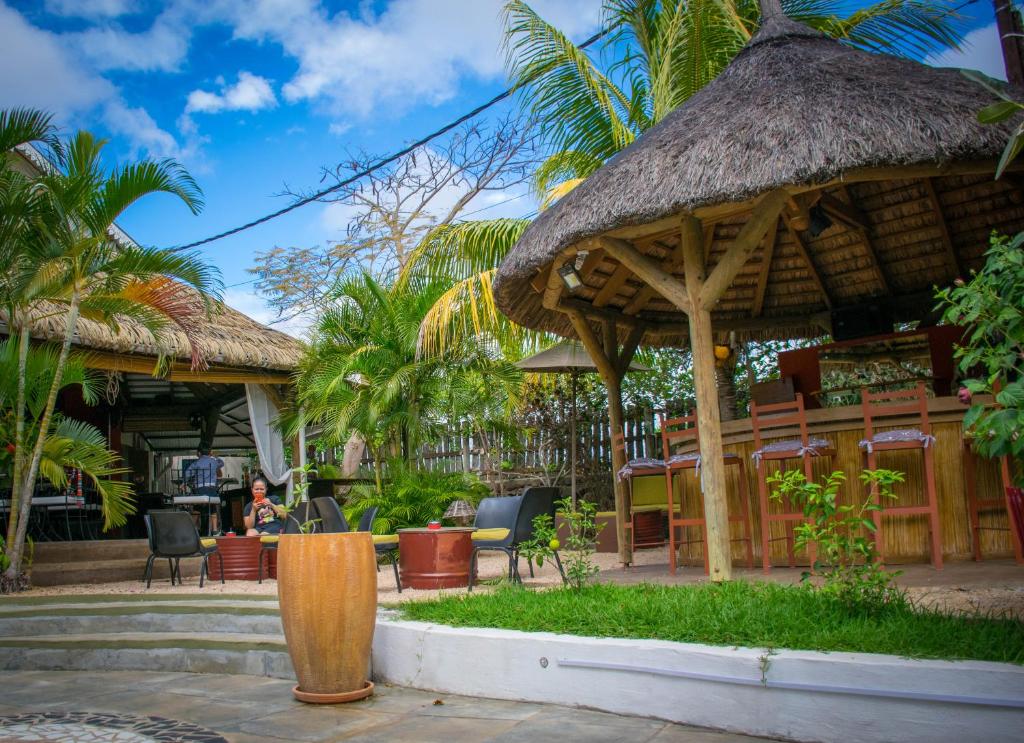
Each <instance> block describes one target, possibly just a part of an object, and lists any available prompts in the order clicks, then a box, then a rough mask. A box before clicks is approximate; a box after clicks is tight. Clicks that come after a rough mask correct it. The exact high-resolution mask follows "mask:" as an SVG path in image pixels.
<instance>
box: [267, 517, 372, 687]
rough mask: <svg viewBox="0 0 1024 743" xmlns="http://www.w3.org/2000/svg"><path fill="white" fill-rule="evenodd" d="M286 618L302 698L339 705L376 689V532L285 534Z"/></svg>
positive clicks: (280, 558) (281, 567)
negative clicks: (371, 671) (372, 667)
mask: <svg viewBox="0 0 1024 743" xmlns="http://www.w3.org/2000/svg"><path fill="white" fill-rule="evenodd" d="M277 595H278V599H279V601H280V604H281V623H282V624H283V625H284V636H285V640H286V641H287V642H288V654H289V655H290V656H291V659H292V665H293V666H294V668H295V675H296V677H297V678H298V680H299V684H298V686H296V687H295V689H294V690H293V692H294V694H295V698H296V699H298V700H299V701H302V702H312V703H319V704H337V703H339V702H351V701H355V700H356V699H363V698H364V697H367V696H369V695H370V694H372V693H373V684H372V683H371V682H370V681H369V680H367V678H366V670H367V668H368V667H369V664H370V644H371V643H372V641H373V629H374V625H375V623H376V619H377V569H376V553H375V552H374V548H373V540H372V539H371V537H370V534H369V533H368V532H349V533H346V534H285V535H282V536H281V541H280V544H279V546H278V555H277Z"/></svg>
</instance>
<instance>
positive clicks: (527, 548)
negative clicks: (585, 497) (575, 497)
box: [520, 498, 605, 591]
mask: <svg viewBox="0 0 1024 743" xmlns="http://www.w3.org/2000/svg"><path fill="white" fill-rule="evenodd" d="M557 505H558V508H559V511H560V512H561V513H562V516H563V518H564V519H565V524H566V526H567V527H568V530H569V534H568V536H567V537H566V538H565V544H561V542H560V540H559V539H558V532H557V530H556V529H555V526H554V524H553V523H552V522H551V516H549V515H548V514H546V513H542V514H540V515H539V516H537V517H536V518H534V520H533V539H531V540H530V541H528V542H524V543H523V544H522V545H521V546H520V552H521V554H522V555H523V556H524V557H525V558H526V559H527V560H535V561H536V562H537V565H538V566H540V565H543V564H544V560H551V559H553V558H554V556H555V552H556V551H557V550H560V549H562V550H564V551H563V553H562V570H563V571H564V572H565V576H564V577H565V582H566V583H567V584H568V585H569V586H571V587H572V588H575V589H576V590H577V591H579V590H581V589H582V588H583V587H584V586H586V585H587V584H588V583H590V581H591V580H592V579H593V578H594V576H595V575H597V574H598V572H600V570H601V569H600V568H599V567H598V566H597V565H595V564H594V562H593V559H592V558H593V555H594V542H595V540H596V539H597V534H598V532H600V531H601V529H603V528H604V526H605V525H604V524H597V523H596V518H597V506H595V505H594V504H593V503H590V502H588V501H582V500H581V501H579V503H578V504H577V506H576V508H573V505H572V499H571V498H565V499H563V500H560V501H558V504H557Z"/></svg>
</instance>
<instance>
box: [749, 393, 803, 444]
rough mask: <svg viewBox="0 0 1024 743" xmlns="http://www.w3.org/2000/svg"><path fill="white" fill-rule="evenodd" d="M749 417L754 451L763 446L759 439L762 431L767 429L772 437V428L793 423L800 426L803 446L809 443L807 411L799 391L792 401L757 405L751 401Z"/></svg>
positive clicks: (792, 424)
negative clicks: (752, 431) (752, 429)
mask: <svg viewBox="0 0 1024 743" xmlns="http://www.w3.org/2000/svg"><path fill="white" fill-rule="evenodd" d="M750 419H751V424H752V425H753V428H754V451H758V450H760V449H761V447H762V446H763V444H762V441H761V439H762V434H763V432H765V431H768V432H769V434H768V436H769V438H772V437H773V434H771V433H770V431H771V430H772V429H774V428H783V427H788V426H794V425H796V426H799V427H800V442H801V443H802V444H803V445H804V446H805V447H806V446H808V445H809V444H810V438H811V436H810V433H809V432H808V430H807V411H806V410H805V409H804V396H803V393H801V392H797V393H796V399H795V400H793V401H792V402H776V403H772V404H771V405H758V404H757V403H756V402H751V403H750ZM777 435H781V434H777Z"/></svg>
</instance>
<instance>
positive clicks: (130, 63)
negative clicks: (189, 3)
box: [61, 9, 192, 72]
mask: <svg viewBox="0 0 1024 743" xmlns="http://www.w3.org/2000/svg"><path fill="white" fill-rule="evenodd" d="M191 35H192V31H191V27H190V25H189V23H188V19H187V16H186V15H185V14H183V13H181V12H179V11H177V10H176V9H172V10H169V11H167V12H165V13H162V14H161V15H160V16H158V17H157V19H156V20H155V21H153V25H151V26H150V27H149V28H148V29H147V30H145V31H141V32H139V33H132V32H129V31H126V30H125V29H124V28H122V27H121V26H119V25H118V24H116V23H106V24H104V25H101V26H94V27H92V28H88V29H86V30H84V31H78V32H73V33H67V34H63V35H62V37H61V38H63V39H65V40H66V41H67V43H68V44H70V45H71V46H73V47H74V48H75V50H76V51H77V53H78V54H79V55H80V56H81V57H82V58H83V59H85V60H88V61H89V63H90V64H91V65H92V66H93V67H94V68H95V69H97V70H126V71H130V72H150V71H157V70H158V71H162V72H177V71H178V70H179V69H180V67H181V64H182V62H184V60H185V58H186V57H187V55H188V47H189V41H190V39H191Z"/></svg>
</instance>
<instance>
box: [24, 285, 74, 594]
mask: <svg viewBox="0 0 1024 743" xmlns="http://www.w3.org/2000/svg"><path fill="white" fill-rule="evenodd" d="M80 300H81V297H80V295H79V293H78V288H77V287H76V288H75V289H73V290H72V291H71V303H70V306H69V307H68V315H67V322H66V324H65V328H64V343H63V344H62V345H61V348H60V356H59V357H58V358H57V368H56V369H54V372H53V383H52V384H51V385H50V393H49V395H48V396H47V398H46V407H45V408H43V416H42V418H41V419H40V421H39V434H38V436H37V437H36V443H35V446H34V447H33V448H32V461H31V463H30V464H29V468H28V472H27V473H26V475H25V478H24V479H23V480H22V487H21V503H20V504H19V505H20V512H19V514H18V525H17V531H16V533H15V539H14V543H13V544H9V545H8V552H7V556H8V557H9V558H10V560H11V564H10V566H9V567H8V568H7V575H8V577H10V578H12V579H13V578H17V576H18V574H19V573H20V572H21V558H22V555H23V554H24V549H25V537H26V535H27V533H28V517H29V512H30V511H31V509H32V493H33V491H34V490H35V483H36V475H38V474H39V463H40V462H41V461H42V458H43V445H44V444H45V443H46V433H47V431H49V430H50V420H51V419H52V418H53V410H54V408H55V407H57V393H58V392H60V387H61V381H62V379H63V376H64V365H65V364H66V363H67V360H68V355H69V354H70V353H71V340H72V338H73V337H74V335H75V327H76V326H77V325H78V305H79V302H80ZM11 511H12V513H13V511H14V508H13V504H12V508H11Z"/></svg>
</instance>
